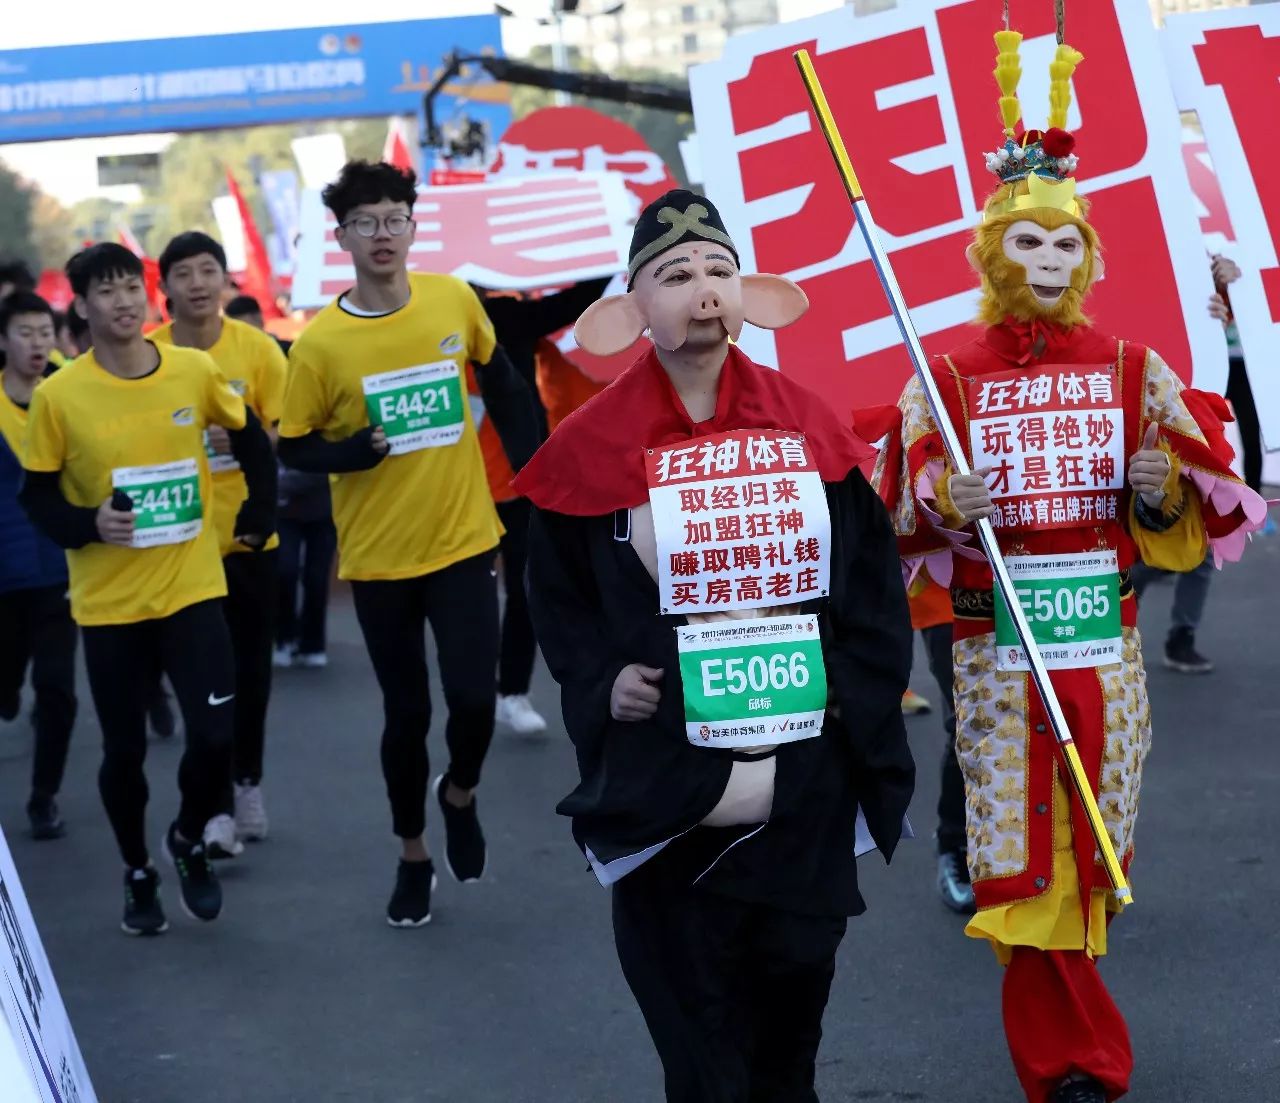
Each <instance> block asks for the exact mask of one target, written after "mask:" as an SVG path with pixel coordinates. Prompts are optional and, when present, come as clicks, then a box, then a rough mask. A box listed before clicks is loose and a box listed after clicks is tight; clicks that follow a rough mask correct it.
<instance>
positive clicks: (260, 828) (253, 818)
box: [206, 782, 268, 842]
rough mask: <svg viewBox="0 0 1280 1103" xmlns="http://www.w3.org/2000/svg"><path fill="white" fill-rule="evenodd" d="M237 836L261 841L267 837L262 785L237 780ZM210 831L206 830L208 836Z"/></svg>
mask: <svg viewBox="0 0 1280 1103" xmlns="http://www.w3.org/2000/svg"><path fill="white" fill-rule="evenodd" d="M235 801H236V838H238V839H244V840H245V841H246V842H261V841H262V840H263V839H265V838H266V837H267V826H268V825H267V807H266V805H265V804H263V802H262V786H261V785H241V784H240V783H239V782H236V786H235ZM207 837H208V833H207V832H206V838H207Z"/></svg>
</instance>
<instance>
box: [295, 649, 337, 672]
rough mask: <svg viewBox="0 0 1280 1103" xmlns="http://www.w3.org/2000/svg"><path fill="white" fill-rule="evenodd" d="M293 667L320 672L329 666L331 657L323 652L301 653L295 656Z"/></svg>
mask: <svg viewBox="0 0 1280 1103" xmlns="http://www.w3.org/2000/svg"><path fill="white" fill-rule="evenodd" d="M293 665H294V666H307V667H310V668H311V669H313V670H319V669H320V668H321V667H325V666H328V665H329V656H328V655H326V654H325V653H324V652H323V651H299V652H297V653H296V654H295V655H294V656H293Z"/></svg>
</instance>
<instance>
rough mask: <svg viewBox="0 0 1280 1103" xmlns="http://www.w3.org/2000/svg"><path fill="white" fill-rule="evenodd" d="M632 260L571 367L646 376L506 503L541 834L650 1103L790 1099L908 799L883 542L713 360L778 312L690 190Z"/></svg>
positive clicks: (773, 383)
mask: <svg viewBox="0 0 1280 1103" xmlns="http://www.w3.org/2000/svg"><path fill="white" fill-rule="evenodd" d="M630 257H631V263H630V268H629V272H628V277H629V293H628V294H626V295H620V296H615V297H612V298H608V299H604V300H601V301H600V302H599V303H597V304H595V305H593V306H592V307H590V308H589V309H588V310H587V311H586V312H585V313H584V314H583V316H582V317H581V318H580V319H579V321H578V324H577V339H578V343H579V344H580V345H581V346H582V347H583V348H584V349H586V350H588V351H589V352H592V353H596V354H599V355H612V354H615V353H617V352H619V351H621V350H623V349H625V348H627V347H629V346H630V345H631V343H632V342H634V341H635V340H637V338H639V337H640V336H641V335H642V334H643V333H644V332H645V331H646V330H648V332H649V334H650V336H651V337H652V339H653V345H652V347H651V348H650V350H649V351H648V352H647V353H646V354H645V355H644V356H642V357H641V358H640V359H639V360H637V361H636V362H635V363H634V364H633V365H632V366H631V367H630V368H628V369H627V371H626V372H624V373H623V374H622V375H621V376H620V377H619V378H618V379H617V380H616V381H615V382H614V383H613V384H612V385H611V386H609V387H608V388H606V389H605V390H604V391H603V392H601V393H600V394H599V395H597V396H596V397H594V398H592V399H590V400H589V401H588V402H587V403H586V404H585V405H583V406H582V407H581V408H580V409H578V410H577V411H575V412H574V413H572V414H570V415H569V416H568V417H567V418H565V420H564V421H563V422H562V423H561V424H560V427H559V428H558V429H557V430H556V431H555V433H553V434H552V435H551V437H550V439H549V440H548V442H547V443H546V444H544V445H543V446H542V448H541V449H540V450H539V452H538V453H537V455H535V457H534V459H533V460H532V461H531V462H530V464H529V466H528V467H526V468H525V470H524V471H523V472H522V473H521V474H520V475H519V476H518V477H517V478H516V479H515V481H514V483H513V486H514V488H515V490H516V491H517V492H518V493H520V494H523V495H525V496H527V497H528V498H529V500H530V501H531V502H532V503H533V505H534V507H535V509H534V512H533V516H532V520H531V523H530V532H529V575H528V580H529V603H530V609H531V612H532V615H533V621H534V627H535V629H536V631H537V635H538V641H539V643H540V645H541V647H542V651H543V655H544V657H545V658H546V661H547V665H548V667H549V668H550V670H551V673H552V674H553V676H554V677H555V678H556V680H557V681H558V682H559V683H560V686H561V691H562V703H563V710H564V720H565V726H566V728H567V729H568V733H569V736H570V738H571V739H572V740H573V743H574V746H575V749H576V751H577V758H578V767H579V772H580V774H581V782H580V784H579V785H578V787H577V788H576V789H575V790H574V791H573V792H572V793H571V794H570V795H569V796H568V797H566V798H565V799H564V800H563V801H562V802H561V803H560V806H559V809H558V811H559V812H560V813H561V814H562V815H566V816H569V817H571V818H572V820H573V834H574V838H575V840H576V841H577V843H578V845H579V846H580V847H581V848H582V850H583V853H584V854H585V855H586V857H587V860H588V862H589V863H590V866H591V868H592V869H593V870H594V872H595V875H596V877H597V879H598V880H599V881H600V883H601V884H602V885H606V886H612V897H613V922H614V935H615V941H616V944H617V950H618V957H619V960H620V962H621V964H622V969H623V973H624V974H625V976H626V978H627V981H628V983H629V984H630V986H631V990H632V992H633V993H634V995H635V997H636V1000H637V1002H638V1003H639V1005H640V1008H641V1011H642V1012H643V1013H644V1016H645V1019H646V1022H647V1023H648V1026H649V1031H650V1033H651V1035H652V1036H653V1040H654V1044H655V1045H656V1047H657V1049H658V1053H659V1056H660V1057H661V1059H662V1063H663V1068H664V1071H665V1078H666V1092H667V1099H668V1100H671V1101H677V1103H695V1101H696V1103H731V1101H732V1103H745V1101H746V1100H747V1099H770V1100H780V1099H787V1100H797V1101H798V1100H811V1099H816V1096H815V1095H814V1091H813V1083H814V1062H815V1058H816V1054H817V1049H818V1043H819V1040H820V1038H821V1033H822V1017H823V1011H824V1008H825V1006H826V1002H827V995H828V992H829V989H830V985H831V981H832V976H833V973H834V969H835V953H836V948H837V946H838V945H839V943H840V941H841V939H842V937H843V935H844V932H845V926H846V922H847V919H848V917H849V916H851V915H858V914H860V913H861V912H862V911H863V910H864V908H865V905H864V903H863V900H862V897H861V896H860V895H859V892H858V875H857V868H856V864H855V850H856V849H857V850H861V849H870V848H871V846H873V845H875V846H879V848H880V850H881V851H882V853H883V854H884V855H885V858H886V860H887V859H888V858H889V857H890V856H891V855H892V853H893V850H894V848H895V846H896V845H897V843H898V840H899V838H900V836H901V834H902V831H903V816H904V813H905V811H906V808H907V804H908V802H909V800H910V797H911V792H912V789H913V786H914V780H915V767H914V764H913V762H912V759H911V753H910V750H909V749H908V746H907V741H906V733H905V728H904V722H903V718H902V711H901V707H900V702H901V699H902V692H903V690H904V689H905V688H906V684H907V679H908V676H909V674H910V668H911V627H910V623H909V620H908V616H907V607H906V595H905V593H904V591H903V588H902V584H901V581H900V577H899V569H898V562H897V553H896V548H895V546H894V540H893V534H892V531H891V529H890V526H889V521H888V518H887V516H886V514H885V511H884V508H883V506H882V504H881V503H880V502H879V501H878V500H877V499H876V496H875V494H874V493H873V492H872V491H871V488H870V487H869V486H868V484H867V482H866V480H865V479H864V478H863V476H862V475H861V474H860V473H859V471H858V469H857V464H858V463H859V462H860V461H861V460H863V459H866V458H869V457H870V455H871V450H870V449H869V448H868V447H867V446H866V445H865V444H864V443H863V442H862V441H861V440H860V439H858V438H857V437H856V436H854V434H853V432H852V431H851V430H850V429H848V428H846V427H845V426H843V425H842V424H841V423H840V422H839V420H838V419H837V418H836V417H835V416H834V415H833V414H832V412H831V411H830V410H829V409H828V408H827V407H826V406H824V405H823V403H822V402H821V401H820V400H819V399H818V398H817V397H816V396H815V395H812V394H810V393H809V392H807V391H806V390H804V389H803V388H801V387H799V386H797V385H796V384H794V383H791V382H790V381H788V380H787V379H785V378H784V377H783V376H782V375H780V374H779V373H777V372H774V371H771V370H769V369H767V368H764V367H761V366H759V365H757V364H755V363H753V362H752V361H751V360H750V359H748V358H747V357H746V356H745V355H744V354H743V353H742V352H741V351H740V350H739V349H738V348H737V347H735V346H733V345H732V344H731V339H736V338H737V337H738V335H739V333H740V331H741V329H742V326H743V323H744V321H751V322H753V323H754V324H756V325H762V326H766V327H769V328H775V329H776V328H780V327H782V326H785V325H787V324H789V323H790V322H793V321H795V320H796V319H797V318H799V317H800V316H801V315H802V314H803V313H804V311H805V309H806V308H807V306H808V303H807V301H806V299H805V297H804V293H803V292H802V291H801V290H800V289H799V288H798V287H796V286H795V285H794V284H792V283H791V282H789V281H787V280H784V279H782V278H780V277H778V276H767V275H751V276H743V275H741V274H740V272H739V270H738V252H737V249H736V248H735V246H734V244H733V240H732V239H731V238H730V236H729V234H728V233H727V231H726V230H725V227H724V224H723V222H722V221H721V219H720V216H719V214H718V212H717V211H716V209H715V207H714V205H713V204H712V203H711V202H710V201H709V200H707V199H704V198H701V197H699V196H697V195H695V194H693V193H692V192H688V191H672V192H668V193H667V194H666V195H664V196H662V197H661V198H659V199H657V200H655V201H654V202H653V203H652V204H650V205H649V206H648V207H647V208H646V209H645V210H644V211H643V212H642V214H641V216H640V219H639V221H638V222H637V224H636V228H635V232H634V236H633V239H632V244H631V253H630ZM859 844H861V845H859Z"/></svg>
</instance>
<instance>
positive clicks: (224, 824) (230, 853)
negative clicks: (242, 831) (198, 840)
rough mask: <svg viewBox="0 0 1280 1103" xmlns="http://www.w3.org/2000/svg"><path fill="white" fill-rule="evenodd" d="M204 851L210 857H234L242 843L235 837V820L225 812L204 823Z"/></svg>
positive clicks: (241, 851) (241, 848)
mask: <svg viewBox="0 0 1280 1103" xmlns="http://www.w3.org/2000/svg"><path fill="white" fill-rule="evenodd" d="M204 851H205V853H206V854H207V855H208V856H209V857H210V858H214V859H216V858H236V857H239V856H240V855H241V854H243V853H244V843H242V842H241V841H240V840H239V839H237V838H236V821H235V820H233V819H232V818H231V817H230V816H228V815H227V814H226V813H225V812H223V813H222V814H221V815H217V816H214V817H213V819H211V820H210V821H209V822H208V823H207V824H205V825H204Z"/></svg>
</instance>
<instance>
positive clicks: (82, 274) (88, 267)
mask: <svg viewBox="0 0 1280 1103" xmlns="http://www.w3.org/2000/svg"><path fill="white" fill-rule="evenodd" d="M141 275H142V261H141V260H140V259H138V257H136V256H134V255H133V253H131V252H130V251H129V250H128V249H126V248H125V247H124V246H123V245H117V244H116V243H115V242H114V241H100V242H98V244H97V245H90V246H89V248H87V249H81V250H80V252H78V253H77V254H76V255H75V256H74V257H72V258H71V259H70V260H69V261H67V281H68V282H69V283H70V284H71V290H72V291H74V292H75V293H76V294H77V295H78V296H80V298H82V299H83V298H84V297H85V296H86V295H88V294H89V284H91V283H92V282H93V281H94V280H99V281H101V280H109V279H111V278H112V277H114V276H139V277H141Z"/></svg>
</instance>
